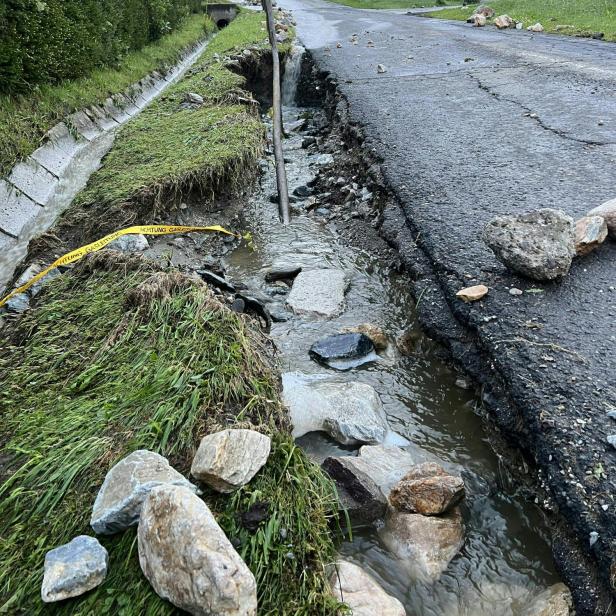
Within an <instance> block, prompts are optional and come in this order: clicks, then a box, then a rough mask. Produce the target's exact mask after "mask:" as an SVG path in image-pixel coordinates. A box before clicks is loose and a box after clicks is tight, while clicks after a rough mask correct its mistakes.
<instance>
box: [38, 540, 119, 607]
mask: <svg viewBox="0 0 616 616" xmlns="http://www.w3.org/2000/svg"><path fill="white" fill-rule="evenodd" d="M108 562H109V555H108V554H107V550H106V549H105V548H104V547H103V546H102V545H101V544H100V543H99V542H98V541H97V540H96V539H95V538H94V537H88V536H87V535H80V536H79V537H75V538H74V539H73V540H72V541H70V542H69V543H67V544H65V545H61V546H60V547H58V548H55V549H53V550H50V551H49V552H47V554H46V555H45V573H44V575H43V585H42V587H41V599H42V600H43V601H44V602H45V603H53V602H54V601H63V600H64V599H69V598H70V597H78V596H79V595H82V594H83V593H85V592H88V590H92V588H95V587H96V586H98V585H99V584H100V583H101V582H102V581H103V580H104V579H105V576H106V575H107V563H108Z"/></svg>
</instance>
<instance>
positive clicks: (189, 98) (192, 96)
mask: <svg viewBox="0 0 616 616" xmlns="http://www.w3.org/2000/svg"><path fill="white" fill-rule="evenodd" d="M184 102H186V103H188V104H189V105H192V106H195V107H200V106H201V105H203V102H204V101H203V96H201V95H200V94H197V93H196V92H186V94H185V95H184Z"/></svg>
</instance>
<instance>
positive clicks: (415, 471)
mask: <svg viewBox="0 0 616 616" xmlns="http://www.w3.org/2000/svg"><path fill="white" fill-rule="evenodd" d="M463 498H464V481H462V477H456V476H455V475H448V474H447V473H446V472H445V469H444V468H443V467H442V466H439V465H438V464H435V463H434V462H425V463H423V464H418V465H417V466H415V467H413V468H412V469H411V470H410V471H409V472H408V473H407V474H406V475H405V476H404V477H403V478H402V479H401V480H400V481H399V482H398V483H397V484H396V485H395V486H394V487H393V488H392V490H391V492H390V493H389V502H390V503H391V505H392V507H394V508H395V509H397V510H398V511H404V512H405V513H421V514H422V515H439V514H441V513H446V512H447V511H450V510H451V509H453V507H455V506H456V505H457V504H458V503H459V502H460V501H461V500H462V499H463Z"/></svg>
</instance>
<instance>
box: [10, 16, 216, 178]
mask: <svg viewBox="0 0 616 616" xmlns="http://www.w3.org/2000/svg"><path fill="white" fill-rule="evenodd" d="M213 29H214V24H213V23H212V21H211V20H210V19H209V18H207V17H205V16H204V15H191V16H189V17H188V18H187V20H186V22H185V24H184V25H183V26H182V27H181V28H179V29H178V30H176V31H174V32H172V33H171V34H168V35H167V36H164V37H163V38H161V39H160V40H158V41H156V42H155V43H152V44H151V45H148V46H146V47H144V48H143V49H141V50H139V51H134V52H131V53H129V54H128V55H127V56H126V57H125V58H124V59H123V60H122V62H121V63H120V65H119V66H117V67H115V68H105V69H98V70H95V71H93V72H92V73H91V74H90V75H89V76H88V77H84V78H81V79H76V80H73V81H67V82H65V83H62V84H59V85H55V86H52V85H42V86H38V87H37V88H33V89H32V91H31V92H29V93H28V95H27V96H13V97H11V96H2V97H0V176H2V175H6V174H7V173H8V172H9V171H10V169H11V168H12V167H13V165H14V164H15V163H16V162H17V161H18V160H23V159H25V158H26V157H27V156H28V155H29V154H31V153H32V152H33V151H34V150H35V149H36V148H38V147H39V146H40V145H41V143H42V141H43V138H44V136H45V133H46V132H47V131H48V130H49V129H50V128H52V127H53V126H54V125H55V124H57V123H58V122H60V121H61V120H63V119H64V118H66V117H67V116H68V115H69V114H70V113H72V112H73V111H75V110H77V109H83V108H85V107H88V106H90V105H93V104H96V103H102V102H103V101H104V100H105V99H106V98H107V97H109V96H110V95H111V94H115V93H119V92H123V91H124V90H126V89H127V88H128V87H129V86H130V85H132V84H133V83H136V82H137V81H139V80H140V79H141V78H142V77H144V76H145V75H147V74H148V73H151V72H152V71H154V70H159V71H160V70H164V69H165V67H168V66H171V65H173V64H175V63H176V62H177V61H178V60H179V58H180V56H181V54H182V52H183V51H184V50H186V49H187V48H188V47H190V46H191V45H194V44H195V43H196V42H198V41H199V40H200V39H203V37H204V36H205V35H206V34H207V33H208V32H211V31H212V30H213Z"/></svg>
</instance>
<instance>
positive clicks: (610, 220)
mask: <svg viewBox="0 0 616 616" xmlns="http://www.w3.org/2000/svg"><path fill="white" fill-rule="evenodd" d="M588 216H601V217H602V218H603V219H604V220H605V222H606V224H607V230H608V233H609V235H610V237H612V238H615V239H616V199H611V200H610V201H606V202H605V203H603V204H601V205H599V206H598V207H596V208H594V209H592V210H590V212H588Z"/></svg>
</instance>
